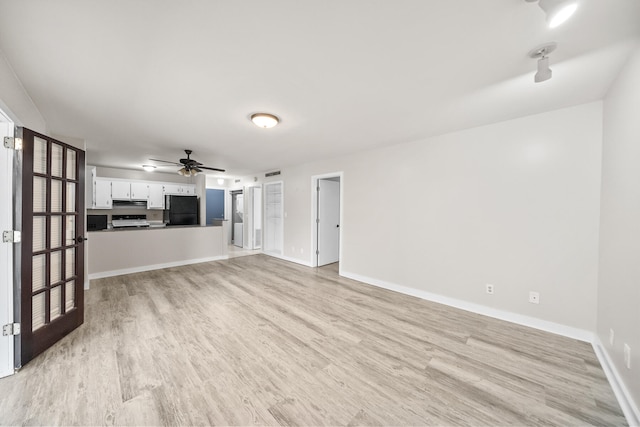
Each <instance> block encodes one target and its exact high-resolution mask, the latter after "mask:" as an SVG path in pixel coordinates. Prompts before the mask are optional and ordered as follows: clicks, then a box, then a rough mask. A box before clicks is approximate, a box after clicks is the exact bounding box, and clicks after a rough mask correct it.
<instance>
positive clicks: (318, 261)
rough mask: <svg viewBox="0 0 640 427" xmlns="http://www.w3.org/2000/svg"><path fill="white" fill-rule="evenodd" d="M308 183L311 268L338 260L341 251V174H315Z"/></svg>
mask: <svg viewBox="0 0 640 427" xmlns="http://www.w3.org/2000/svg"><path fill="white" fill-rule="evenodd" d="M311 180H312V195H313V197H312V212H313V222H312V227H311V228H312V230H313V232H312V242H313V251H312V253H313V254H315V256H313V257H312V266H314V267H322V266H323V265H329V264H333V263H337V262H339V261H340V256H341V252H342V250H341V248H342V228H341V223H342V206H343V203H342V193H343V191H342V188H343V181H344V180H343V174H342V172H335V173H331V174H325V175H316V176H313V177H312V178H311Z"/></svg>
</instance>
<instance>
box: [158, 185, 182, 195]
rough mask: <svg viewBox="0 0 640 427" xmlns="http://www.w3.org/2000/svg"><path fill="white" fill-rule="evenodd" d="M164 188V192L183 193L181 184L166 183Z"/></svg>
mask: <svg viewBox="0 0 640 427" xmlns="http://www.w3.org/2000/svg"><path fill="white" fill-rule="evenodd" d="M163 187H164V189H163V190H162V191H163V192H164V194H181V193H180V187H181V185H180V184H164V186H163Z"/></svg>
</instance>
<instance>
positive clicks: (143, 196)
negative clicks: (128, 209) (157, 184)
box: [131, 181, 149, 200]
mask: <svg viewBox="0 0 640 427" xmlns="http://www.w3.org/2000/svg"><path fill="white" fill-rule="evenodd" d="M148 199H149V184H147V183H146V182H136V181H133V182H131V200H148Z"/></svg>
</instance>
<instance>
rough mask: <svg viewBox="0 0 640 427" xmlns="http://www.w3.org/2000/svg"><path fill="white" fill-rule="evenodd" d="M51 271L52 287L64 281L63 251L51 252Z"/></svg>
mask: <svg viewBox="0 0 640 427" xmlns="http://www.w3.org/2000/svg"><path fill="white" fill-rule="evenodd" d="M49 265H50V269H51V271H50V272H49V273H50V274H51V276H49V283H51V284H52V285H53V284H54V283H58V282H59V281H60V280H61V279H62V251H55V252H51V258H50V260H49Z"/></svg>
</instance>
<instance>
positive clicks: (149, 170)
mask: <svg viewBox="0 0 640 427" xmlns="http://www.w3.org/2000/svg"><path fill="white" fill-rule="evenodd" d="M142 169H144V170H146V171H147V172H153V171H154V170H155V169H156V167H155V166H153V165H142Z"/></svg>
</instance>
